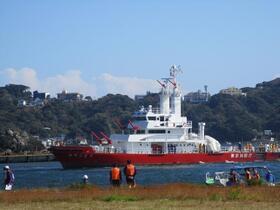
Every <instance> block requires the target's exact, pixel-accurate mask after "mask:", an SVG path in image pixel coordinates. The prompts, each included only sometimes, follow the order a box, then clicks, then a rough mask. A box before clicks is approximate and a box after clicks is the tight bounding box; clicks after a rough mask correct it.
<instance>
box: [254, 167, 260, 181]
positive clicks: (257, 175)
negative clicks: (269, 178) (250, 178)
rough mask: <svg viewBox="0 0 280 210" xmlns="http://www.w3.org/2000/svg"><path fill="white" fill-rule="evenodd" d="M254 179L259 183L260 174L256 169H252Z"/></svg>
mask: <svg viewBox="0 0 280 210" xmlns="http://www.w3.org/2000/svg"><path fill="white" fill-rule="evenodd" d="M254 179H255V180H257V181H259V180H260V179H261V177H260V174H259V173H258V171H257V169H254Z"/></svg>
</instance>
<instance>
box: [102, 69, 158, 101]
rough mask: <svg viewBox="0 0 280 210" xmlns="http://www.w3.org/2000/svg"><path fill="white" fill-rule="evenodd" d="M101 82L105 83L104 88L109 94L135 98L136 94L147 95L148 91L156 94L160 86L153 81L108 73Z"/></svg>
mask: <svg viewBox="0 0 280 210" xmlns="http://www.w3.org/2000/svg"><path fill="white" fill-rule="evenodd" d="M98 80H99V81H101V82H102V83H103V88H104V89H105V90H106V92H108V93H113V94H116V93H121V94H125V95H128V96H130V97H134V95H136V94H145V93H146V92H147V91H151V92H156V91H158V89H159V87H158V84H157V83H156V82H155V81H154V80H151V79H142V78H137V77H118V76H113V75H111V74H108V73H104V74H102V75H101V76H100V77H99V78H98Z"/></svg>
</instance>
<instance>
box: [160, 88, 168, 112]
mask: <svg viewBox="0 0 280 210" xmlns="http://www.w3.org/2000/svg"><path fill="white" fill-rule="evenodd" d="M169 106H170V105H169V88H168V86H167V84H166V83H165V84H162V87H161V92H160V113H162V114H169V112H170V109H169Z"/></svg>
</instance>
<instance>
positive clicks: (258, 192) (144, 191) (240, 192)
mask: <svg viewBox="0 0 280 210" xmlns="http://www.w3.org/2000/svg"><path fill="white" fill-rule="evenodd" d="M279 192H280V187H266V186H256V187H234V188H223V187H213V186H211V187H209V186H203V185H189V184H168V185H161V186H150V187H141V186H140V187H137V188H136V189H127V188H125V187H123V188H120V189H113V188H98V187H96V186H88V187H85V188H80V187H77V186H72V187H71V188H65V189H36V190H19V191H13V192H1V193H0V208H1V209H194V208H197V209H214V208H215V209H278V208H279V206H280V193H279Z"/></svg>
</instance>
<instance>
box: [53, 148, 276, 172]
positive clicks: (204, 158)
mask: <svg viewBox="0 0 280 210" xmlns="http://www.w3.org/2000/svg"><path fill="white" fill-rule="evenodd" d="M50 150H51V152H52V153H53V154H54V155H55V157H56V159H57V160H58V161H60V163H61V164H62V166H63V168H65V169H66V168H83V167H105V166H112V164H113V163H116V164H118V165H125V163H126V161H127V160H131V161H132V162H133V163H135V164H137V165H165V164H166V165H174V164H195V163H225V162H254V161H266V160H267V161H272V160H277V159H280V153H255V152H219V153H177V154H128V153H105V152H104V153H99V152H95V151H94V150H93V149H92V147H90V146H58V147H52V148H51V149H50Z"/></svg>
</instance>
